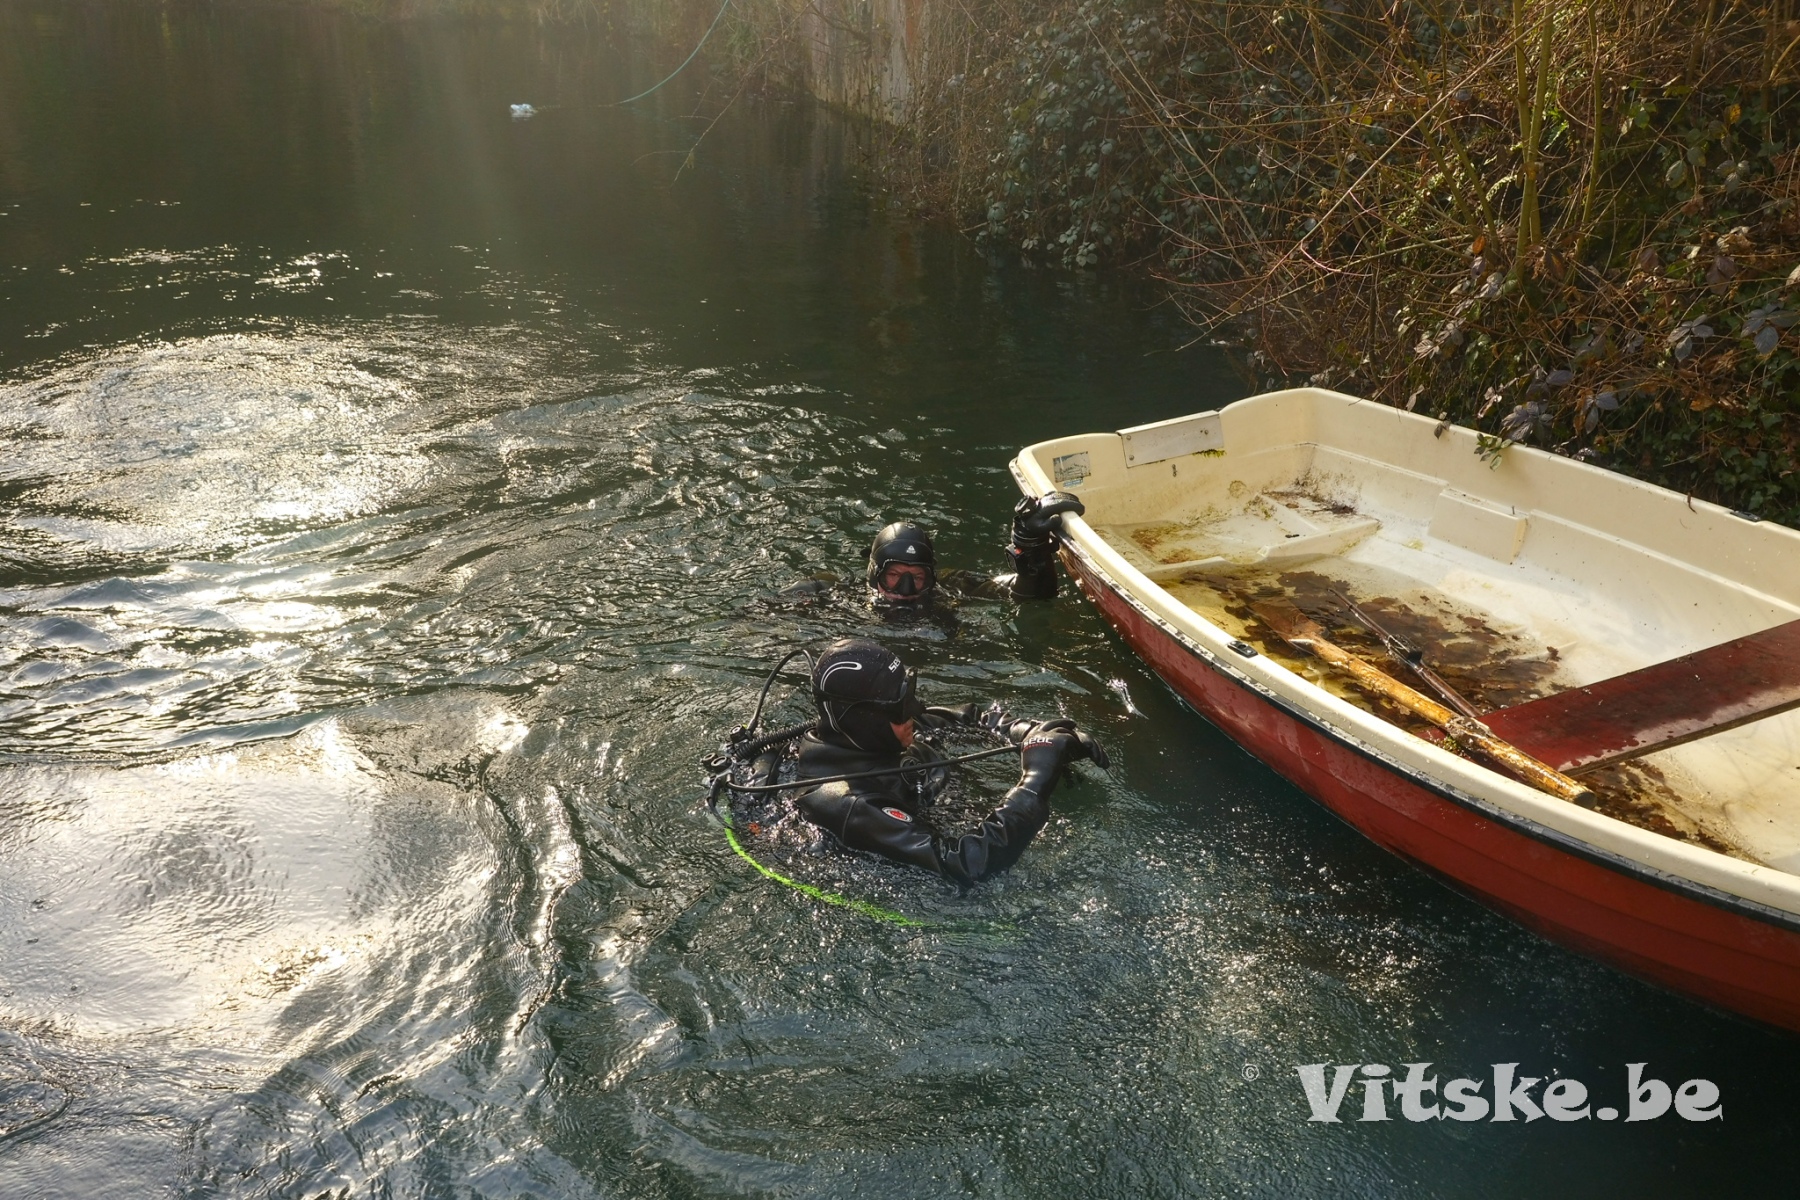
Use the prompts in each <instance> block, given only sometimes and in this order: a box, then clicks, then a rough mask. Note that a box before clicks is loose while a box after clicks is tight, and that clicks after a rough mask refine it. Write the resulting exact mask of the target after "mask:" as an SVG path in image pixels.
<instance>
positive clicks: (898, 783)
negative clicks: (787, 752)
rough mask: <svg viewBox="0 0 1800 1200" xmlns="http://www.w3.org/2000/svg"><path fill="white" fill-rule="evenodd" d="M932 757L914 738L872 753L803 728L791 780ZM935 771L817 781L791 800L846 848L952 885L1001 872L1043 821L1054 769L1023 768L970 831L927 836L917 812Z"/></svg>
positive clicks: (931, 791)
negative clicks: (902, 749)
mask: <svg viewBox="0 0 1800 1200" xmlns="http://www.w3.org/2000/svg"><path fill="white" fill-rule="evenodd" d="M973 720H974V713H973V709H972V706H971V708H969V709H965V710H950V709H932V710H930V712H928V713H927V715H926V716H924V717H922V718H920V719H919V723H920V725H922V726H926V727H935V728H942V727H943V726H944V725H945V724H949V723H957V724H967V723H972V722H973ZM936 757H937V755H936V754H935V753H934V752H933V751H932V750H931V749H930V748H929V747H926V746H924V745H922V744H920V743H914V745H913V748H912V749H911V750H908V751H907V752H906V753H905V754H904V755H894V754H872V753H870V752H868V751H866V750H860V749H857V748H856V747H855V746H852V745H850V744H849V742H848V740H847V739H844V738H842V737H841V736H840V735H837V734H833V733H825V734H822V735H821V734H820V733H818V732H814V733H809V734H807V735H806V736H805V737H803V738H802V739H801V740H800V758H799V762H798V764H797V766H796V772H795V778H796V780H797V781H803V780H806V779H817V778H820V777H822V776H827V775H851V774H855V773H857V772H859V771H879V770H881V769H883V768H887V767H897V766H899V765H901V763H903V762H930V761H933V760H935V759H936ZM936 774H937V772H929V771H917V772H908V773H906V774H899V775H889V776H884V777H881V778H877V779H859V780H854V781H851V782H848V783H827V784H822V785H820V786H818V787H816V788H813V789H812V790H811V791H809V792H806V793H804V794H803V795H802V796H801V797H800V800H799V809H800V815H801V816H803V817H805V818H806V819H807V820H808V821H811V822H812V823H813V824H814V825H817V826H818V827H819V828H821V829H823V830H825V831H826V832H827V833H829V834H831V835H832V836H833V837H835V838H837V840H838V841H840V842H842V843H843V844H844V845H845V846H847V847H849V848H850V849H852V850H864V851H868V852H870V853H872V854H879V855H882V856H883V857H886V858H891V859H893V860H895V861H896V862H903V863H910V864H911V865H913V866H916V867H923V868H924V869H925V870H927V871H931V872H933V873H935V874H938V875H941V876H943V877H944V878H946V879H951V880H954V881H956V882H957V883H960V884H964V885H967V884H971V883H975V882H977V881H978V880H982V879H986V878H988V877H989V876H990V875H995V874H998V873H999V872H1001V871H1004V870H1006V869H1007V868H1008V867H1010V866H1012V865H1013V864H1014V863H1015V862H1017V861H1018V860H1019V856H1020V855H1022V854H1024V853H1025V848H1026V847H1027V846H1029V845H1030V844H1031V839H1032V838H1033V837H1035V836H1037V832H1038V830H1040V829H1042V828H1043V827H1044V822H1045V821H1047V820H1049V819H1050V793H1051V791H1052V790H1053V789H1054V788H1055V786H1056V772H1055V771H1054V770H1049V771H1035V772H1027V773H1026V774H1025V776H1024V777H1023V778H1021V779H1020V780H1019V783H1018V784H1017V785H1016V786H1015V787H1014V788H1013V789H1012V790H1011V791H1009V792H1007V793H1006V797H1005V798H1004V799H1003V800H1002V801H1001V802H1000V805H999V807H997V808H995V809H994V811H993V812H991V813H989V814H988V815H987V817H986V818H985V819H983V820H982V821H981V823H980V824H979V825H977V826H976V827H975V828H974V829H971V830H970V831H969V832H967V833H964V834H962V835H960V836H958V837H943V836H940V835H937V834H934V833H933V832H932V831H931V830H930V829H929V828H927V827H926V825H925V824H924V822H922V821H921V820H920V819H919V818H920V817H921V816H922V815H923V813H924V810H925V809H926V808H927V807H929V806H930V803H931V800H932V798H933V796H934V795H935V793H936V791H937V790H938V788H939V787H940V786H941V783H940V782H939V781H937V780H934V779H933V778H932V777H933V776H934V775H936Z"/></svg>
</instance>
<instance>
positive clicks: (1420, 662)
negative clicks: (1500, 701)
mask: <svg viewBox="0 0 1800 1200" xmlns="http://www.w3.org/2000/svg"><path fill="white" fill-rule="evenodd" d="M1331 594H1332V595H1334V596H1336V597H1337V598H1338V599H1339V600H1340V601H1341V602H1342V603H1343V604H1344V605H1346V606H1347V607H1348V608H1349V609H1350V615H1351V616H1353V617H1355V618H1356V620H1357V623H1358V624H1360V625H1361V626H1362V627H1363V628H1364V629H1366V630H1368V631H1369V632H1370V633H1372V634H1374V635H1375V636H1376V637H1377V638H1379V639H1380V640H1381V644H1382V646H1383V647H1385V648H1386V650H1387V652H1388V653H1389V654H1391V655H1393V656H1394V658H1395V660H1396V661H1398V662H1401V663H1403V664H1405V666H1406V668H1407V669H1408V670H1410V671H1411V672H1412V673H1413V674H1414V675H1417V676H1418V677H1419V678H1420V679H1422V680H1424V681H1425V683H1426V684H1428V685H1429V686H1430V688H1431V690H1432V691H1434V692H1436V693H1437V694H1438V698H1439V699H1441V700H1442V701H1443V702H1444V703H1445V704H1448V705H1449V706H1450V707H1451V708H1454V709H1455V710H1456V711H1457V712H1459V713H1461V714H1462V715H1463V716H1465V717H1467V718H1469V719H1470V720H1471V721H1479V720H1481V710H1480V709H1479V708H1476V707H1475V706H1474V705H1473V704H1470V703H1469V702H1468V700H1466V699H1465V698H1464V697H1463V694H1462V693H1461V692H1459V691H1457V690H1456V689H1455V688H1453V687H1451V686H1450V684H1449V683H1448V682H1447V681H1446V680H1445V679H1444V677H1443V676H1442V675H1439V674H1438V673H1437V672H1436V671H1434V670H1432V669H1431V668H1430V667H1428V666H1426V665H1425V652H1424V651H1423V650H1420V649H1419V648H1418V647H1417V646H1415V645H1413V644H1412V643H1411V642H1409V641H1407V640H1406V639H1405V638H1403V637H1401V636H1400V635H1399V634H1397V633H1393V632H1390V631H1389V630H1386V629H1383V628H1382V627H1381V625H1380V623H1379V622H1377V621H1376V620H1375V618H1374V617H1372V616H1370V615H1369V614H1368V613H1366V612H1364V611H1363V610H1362V607H1361V606H1360V605H1358V604H1357V603H1356V601H1354V600H1352V599H1351V598H1350V597H1348V596H1346V595H1344V593H1342V592H1338V591H1334V592H1332V593H1331Z"/></svg>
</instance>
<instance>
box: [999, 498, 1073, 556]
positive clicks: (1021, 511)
mask: <svg viewBox="0 0 1800 1200" xmlns="http://www.w3.org/2000/svg"><path fill="white" fill-rule="evenodd" d="M1066 512H1072V513H1074V514H1075V515H1076V516H1078V517H1079V516H1081V515H1082V514H1083V513H1085V512H1087V505H1085V504H1083V503H1082V502H1081V499H1080V498H1079V497H1078V496H1076V495H1075V494H1074V493H1073V492H1046V493H1044V495H1042V496H1027V497H1025V498H1024V499H1023V500H1021V501H1019V503H1018V505H1017V506H1016V507H1015V508H1014V509H1013V527H1012V544H1013V547H1014V548H1015V549H1018V550H1032V549H1036V548H1037V547H1039V546H1048V545H1050V544H1051V543H1052V542H1053V541H1054V540H1055V538H1056V536H1057V535H1058V534H1060V533H1062V515H1063V514H1064V513H1066Z"/></svg>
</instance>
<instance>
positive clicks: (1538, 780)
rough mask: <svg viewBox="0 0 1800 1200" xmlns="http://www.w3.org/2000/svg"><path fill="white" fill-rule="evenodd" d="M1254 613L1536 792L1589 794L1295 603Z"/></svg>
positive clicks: (1567, 796)
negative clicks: (1362, 654) (1351, 645)
mask: <svg viewBox="0 0 1800 1200" xmlns="http://www.w3.org/2000/svg"><path fill="white" fill-rule="evenodd" d="M1251 608H1252V609H1253V610H1255V612H1256V615H1257V616H1259V617H1261V618H1262V620H1263V623H1264V624H1266V625H1267V626H1268V627H1269V628H1270V629H1273V630H1274V631H1275V633H1276V635H1277V636H1278V637H1280V638H1281V639H1282V640H1283V641H1285V642H1287V643H1288V644H1289V645H1291V646H1294V647H1297V648H1299V649H1302V650H1306V651H1310V652H1311V653H1313V654H1316V655H1318V657H1320V658H1322V659H1324V660H1325V661H1326V662H1328V663H1330V664H1331V665H1332V666H1334V667H1337V668H1339V669H1341V670H1342V671H1344V672H1345V673H1346V674H1348V675H1350V676H1351V677H1352V678H1353V679H1355V680H1356V681H1357V682H1358V683H1360V684H1362V685H1363V686H1364V687H1366V688H1368V689H1369V690H1370V691H1372V692H1375V693H1376V694H1378V695H1380V696H1383V697H1385V698H1386V699H1388V700H1390V701H1392V702H1394V703H1395V704H1398V705H1400V706H1401V707H1402V708H1405V709H1409V710H1411V711H1412V712H1414V713H1417V714H1418V715H1419V716H1421V717H1424V718H1425V719H1426V720H1427V721H1430V722H1431V723H1432V724H1433V725H1436V726H1437V727H1438V728H1440V729H1442V730H1443V731H1444V732H1445V733H1448V734H1449V735H1450V736H1452V737H1454V738H1455V739H1456V740H1457V742H1458V744H1460V745H1463V746H1468V747H1470V748H1472V749H1474V750H1476V751H1478V752H1480V753H1481V754H1482V755H1483V756H1485V757H1487V758H1489V759H1492V760H1493V761H1494V762H1496V763H1498V764H1499V765H1500V766H1502V767H1504V768H1505V769H1506V770H1508V771H1510V772H1511V773H1512V774H1514V775H1516V776H1518V777H1519V778H1520V779H1521V780H1522V781H1524V782H1525V783H1528V784H1530V785H1531V786H1532V787H1535V788H1537V789H1539V790H1540V791H1544V792H1548V793H1550V794H1551V795H1553V796H1558V797H1561V798H1562V799H1564V800H1581V799H1583V798H1585V797H1586V796H1587V795H1588V794H1589V793H1588V788H1587V787H1586V786H1585V785H1583V784H1581V783H1578V782H1576V781H1575V780H1573V779H1570V778H1569V777H1568V776H1567V775H1564V774H1562V773H1561V772H1558V771H1555V770H1552V769H1551V768H1550V767H1547V766H1545V765H1544V764H1543V763H1541V762H1539V761H1538V760H1537V759H1535V758H1533V757H1531V756H1530V755H1529V754H1526V753H1525V752H1524V751H1523V750H1520V749H1519V748H1518V747H1517V746H1514V745H1511V744H1510V743H1508V742H1503V741H1501V740H1500V739H1499V738H1497V737H1495V736H1493V734H1491V733H1489V732H1488V730H1487V728H1486V727H1485V726H1483V725H1482V724H1481V723H1480V722H1478V721H1472V720H1470V719H1469V718H1468V717H1465V716H1463V715H1462V714H1461V713H1458V712H1456V711H1455V710H1453V709H1449V708H1445V707H1444V706H1443V705H1442V704H1439V703H1438V702H1437V701H1435V700H1433V699H1432V698H1431V697H1429V696H1426V695H1424V694H1422V693H1420V692H1415V691H1414V690H1413V689H1412V688H1409V687H1407V686H1406V685H1405V684H1404V683H1401V682H1400V681H1399V680H1398V679H1395V678H1393V677H1392V676H1391V675H1388V674H1386V673H1385V672H1383V671H1381V670H1379V669H1377V668H1376V667H1372V666H1370V665H1369V664H1368V663H1366V662H1364V661H1363V660H1362V659H1360V658H1358V657H1357V656H1356V655H1354V654H1352V653H1350V652H1349V651H1348V650H1345V649H1343V648H1342V647H1341V646H1337V645H1334V644H1333V643H1332V641H1331V640H1330V639H1329V638H1327V637H1326V636H1325V630H1324V629H1323V628H1322V627H1321V626H1320V625H1319V623H1318V622H1317V621H1314V620H1313V619H1312V618H1311V617H1309V616H1307V615H1306V614H1305V613H1303V612H1301V611H1300V610H1299V609H1297V608H1295V607H1294V606H1293V605H1292V604H1289V603H1285V602H1281V601H1272V600H1263V601H1258V602H1257V603H1255V604H1253V605H1251Z"/></svg>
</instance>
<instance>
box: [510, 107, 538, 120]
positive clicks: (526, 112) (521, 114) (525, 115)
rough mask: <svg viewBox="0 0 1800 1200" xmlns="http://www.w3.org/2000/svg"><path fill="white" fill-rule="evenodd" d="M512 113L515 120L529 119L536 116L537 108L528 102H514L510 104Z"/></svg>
mask: <svg viewBox="0 0 1800 1200" xmlns="http://www.w3.org/2000/svg"><path fill="white" fill-rule="evenodd" d="M512 115H513V120H515V121H529V120H530V119H531V118H533V117H535V116H537V109H535V108H533V107H531V105H529V104H515V105H513V106H512Z"/></svg>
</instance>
